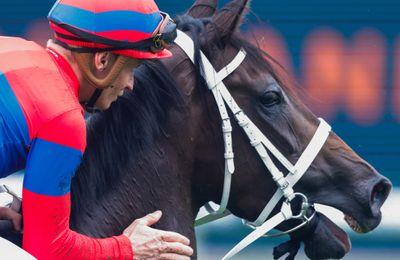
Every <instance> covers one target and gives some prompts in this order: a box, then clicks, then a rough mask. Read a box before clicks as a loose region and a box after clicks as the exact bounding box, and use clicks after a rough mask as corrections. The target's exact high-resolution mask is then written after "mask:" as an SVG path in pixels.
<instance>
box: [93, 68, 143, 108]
mask: <svg viewBox="0 0 400 260" xmlns="http://www.w3.org/2000/svg"><path fill="white" fill-rule="evenodd" d="M136 67H137V64H136V65H135V64H134V63H129V62H128V63H127V64H126V65H125V67H124V68H123V69H122V71H121V72H120V73H119V75H118V77H117V78H116V79H115V80H114V82H113V83H112V84H111V86H110V87H108V88H106V89H104V90H103V92H102V93H101V95H100V97H99V99H98V100H97V102H96V104H95V106H96V107H97V108H98V109H101V110H106V109H108V108H109V107H110V106H111V104H112V103H113V102H114V101H116V100H117V98H118V97H120V96H122V95H123V94H124V91H131V90H133V81H134V76H133V70H134V69H135V68H136Z"/></svg>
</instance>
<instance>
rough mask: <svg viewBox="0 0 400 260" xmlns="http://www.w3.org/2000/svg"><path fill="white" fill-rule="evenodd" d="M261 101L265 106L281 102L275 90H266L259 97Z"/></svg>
mask: <svg viewBox="0 0 400 260" xmlns="http://www.w3.org/2000/svg"><path fill="white" fill-rule="evenodd" d="M260 101H261V103H262V104H263V105H264V106H266V107H272V106H275V105H278V104H280V103H281V101H282V100H281V95H280V93H279V92H276V91H267V92H265V93H264V94H263V95H262V96H261V97H260Z"/></svg>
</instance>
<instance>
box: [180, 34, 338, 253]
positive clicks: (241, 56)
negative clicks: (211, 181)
mask: <svg viewBox="0 0 400 260" xmlns="http://www.w3.org/2000/svg"><path fill="white" fill-rule="evenodd" d="M175 43H176V44H177V45H178V46H179V47H180V48H181V49H182V50H183V51H184V52H185V53H186V55H187V56H188V57H189V58H190V59H191V61H192V62H193V64H194V53H195V49H194V42H193V40H192V39H191V38H190V37H189V36H188V35H187V34H185V33H184V32H182V31H179V30H178V36H177V38H176V40H175ZM246 55H247V54H246V52H245V50H244V49H241V50H240V51H239V52H238V54H237V55H236V57H235V58H234V59H233V60H232V61H231V62H230V63H229V64H228V65H227V66H226V67H225V68H223V69H221V70H220V71H219V72H217V71H216V70H215V69H214V67H213V66H212V64H211V62H210V61H209V59H208V58H207V57H206V56H205V55H204V53H203V52H202V51H200V62H201V65H202V66H201V67H202V70H201V73H202V76H203V78H204V79H205V81H206V83H207V86H208V88H209V90H210V91H211V92H212V94H213V96H214V99H215V102H216V104H217V106H218V110H219V113H220V116H221V120H222V132H223V138H224V146H225V153H224V158H225V172H224V175H225V178H224V186H223V191H222V198H221V203H220V206H219V208H218V209H217V210H214V209H213V208H212V206H211V205H210V204H209V203H207V204H206V205H205V208H206V209H207V211H208V212H209V214H208V215H206V216H204V217H202V218H200V219H197V220H196V222H195V226H199V225H203V224H206V223H209V222H212V221H215V220H217V219H220V218H223V217H225V216H228V215H230V214H231V213H230V212H229V210H228V209H227V205H228V201H229V194H230V187H231V179H232V175H233V173H234V171H235V164H234V153H233V147H232V125H231V120H230V117H229V114H228V110H227V107H228V108H229V110H230V111H231V112H232V114H233V115H234V117H235V120H236V122H237V123H238V124H239V126H240V127H241V128H242V129H243V131H244V132H245V133H246V135H247V137H248V138H249V141H250V144H251V146H253V147H254V149H255V150H256V151H257V153H258V155H259V156H260V158H261V160H262V162H263V163H264V165H265V167H266V168H267V169H268V171H269V172H270V173H271V175H272V178H273V180H274V181H275V183H276V184H277V186H278V189H277V190H276V192H275V194H274V195H273V197H272V198H271V199H270V201H269V202H268V203H267V205H266V206H265V208H264V209H263V210H262V212H261V213H260V215H259V216H258V218H257V219H256V220H255V221H254V222H249V221H247V220H243V223H244V224H245V225H248V226H250V227H252V228H253V229H254V231H252V232H251V233H250V234H249V235H248V236H246V237H245V238H244V239H243V240H242V241H240V242H239V243H238V244H237V245H236V246H235V247H234V248H233V249H232V250H231V251H229V252H228V253H227V254H226V255H225V256H224V257H223V258H222V259H229V258H231V257H233V256H234V255H236V254H237V253H239V252H240V251H241V250H242V249H244V248H245V247H247V246H248V245H250V244H251V243H253V242H254V241H256V240H257V239H258V238H260V237H262V236H275V235H266V234H267V233H268V232H269V231H271V230H272V229H273V228H275V227H276V226H278V225H279V224H281V223H282V222H284V221H286V220H289V219H300V220H302V223H301V224H299V225H298V226H296V227H295V228H292V229H291V230H288V231H285V232H283V233H281V234H289V233H291V232H293V231H295V230H297V229H299V228H301V227H302V226H304V225H306V224H307V223H308V222H309V221H310V220H311V219H312V218H313V217H314V214H315V212H314V214H312V215H311V216H310V217H307V212H308V210H309V209H310V208H312V207H313V205H312V204H310V203H308V199H307V197H306V196H305V195H304V194H302V193H296V192H294V190H293V186H294V185H295V184H296V183H297V182H298V181H299V180H300V179H301V177H302V176H303V175H304V173H305V172H306V171H307V169H308V168H309V167H310V165H311V163H312V162H313V161H314V159H315V157H316V156H317V154H318V153H319V151H320V150H321V148H322V146H323V145H324V144H325V142H326V140H327V138H328V136H329V133H330V131H331V127H330V126H329V124H328V123H326V122H325V121H324V120H323V119H322V118H319V120H320V124H319V126H318V129H317V130H316V132H315V134H314V136H313V137H312V139H311V141H310V143H309V144H308V146H307V148H306V149H305V150H304V152H303V153H302V155H301V156H300V158H299V159H298V161H297V163H296V164H295V165H293V164H292V163H290V162H289V160H288V159H286V157H285V156H284V155H282V153H281V152H280V151H279V150H278V149H277V148H276V147H275V146H274V145H273V144H272V142H271V141H270V140H269V139H268V138H267V137H266V136H265V135H264V134H263V133H262V132H261V130H260V129H259V128H258V127H257V126H256V125H255V124H254V123H253V122H252V121H251V120H250V119H249V118H248V116H247V115H246V114H245V113H244V112H243V110H242V109H241V108H240V107H239V106H238V105H237V103H236V101H235V100H234V98H233V97H232V95H231V94H230V92H229V90H228V89H227V87H226V86H225V84H224V82H223V80H224V79H225V78H226V77H228V76H229V75H230V74H231V73H232V72H234V71H235V70H236V69H237V68H238V67H239V66H240V65H241V64H242V63H243V61H244V60H245V58H246ZM268 151H269V152H270V153H271V154H273V156H274V157H275V158H276V159H278V160H279V162H280V163H281V164H282V165H283V166H284V167H285V168H286V169H287V170H288V171H289V173H288V174H287V176H286V177H285V176H284V174H283V173H282V172H281V171H280V170H279V169H278V168H277V167H276V165H275V164H274V162H273V161H272V159H271V157H270V156H269V154H268ZM282 197H283V198H284V199H285V200H284V202H283V203H282V207H281V210H280V212H279V213H278V214H276V215H274V216H272V217H270V218H269V219H268V217H269V215H270V214H271V212H272V210H273V209H274V207H275V206H276V205H277V204H278V202H279V201H280V200H281V198H282ZM296 197H299V198H301V199H302V206H301V210H300V212H298V214H295V213H293V211H292V208H291V202H292V201H293V199H294V198H296ZM267 219H268V220H267ZM281 234H279V235H281Z"/></svg>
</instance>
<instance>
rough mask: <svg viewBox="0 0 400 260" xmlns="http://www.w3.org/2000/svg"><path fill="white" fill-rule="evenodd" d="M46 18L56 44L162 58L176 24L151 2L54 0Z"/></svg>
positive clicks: (85, 49)
mask: <svg viewBox="0 0 400 260" xmlns="http://www.w3.org/2000/svg"><path fill="white" fill-rule="evenodd" d="M48 19H49V22H50V27H51V28H52V30H53V31H54V33H55V36H54V37H55V40H56V42H58V43H59V44H61V45H63V46H64V47H67V48H69V49H71V50H75V51H81V52H99V51H112V52H114V53H116V54H119V55H123V56H128V57H131V58H135V59H157V58H165V57H170V56H171V55H172V54H171V52H170V51H168V50H167V49H166V48H165V46H166V45H167V44H169V43H172V42H173V40H174V39H175V37H176V25H175V24H174V23H173V21H172V20H171V19H170V18H169V16H168V15H167V14H165V13H163V12H160V10H159V9H158V7H157V5H156V3H155V2H154V1H153V0H58V1H57V2H56V4H55V5H54V6H53V8H52V9H51V11H50V13H49V15H48Z"/></svg>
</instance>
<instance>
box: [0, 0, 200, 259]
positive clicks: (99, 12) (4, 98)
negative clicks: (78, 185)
mask: <svg viewBox="0 0 400 260" xmlns="http://www.w3.org/2000/svg"><path fill="white" fill-rule="evenodd" d="M48 19H49V23H50V27H51V28H52V30H53V31H54V38H53V40H50V41H49V43H48V46H47V48H46V49H43V48H42V47H40V46H39V45H37V44H35V43H33V42H30V41H26V40H23V39H21V38H12V37H0V178H2V177H6V176H8V175H10V174H11V173H13V172H16V171H19V170H22V169H25V176H24V184H23V201H24V202H23V223H24V230H23V248H24V250H26V251H27V252H29V253H30V254H32V255H33V256H34V257H37V258H38V259H61V258H62V259H133V257H134V256H135V259H136V258H137V259H142V258H143V259H144V258H146V259H147V258H163V259H186V258H187V259H189V256H190V255H191V254H192V253H193V251H192V249H191V248H190V247H189V246H188V245H189V243H190V242H189V240H188V239H187V238H186V237H184V236H181V235H179V234H176V233H174V232H167V231H161V230H156V229H152V228H150V227H149V226H150V225H152V224H154V223H156V222H157V221H158V220H159V219H160V217H161V212H159V211H157V212H155V213H153V214H149V215H147V216H146V217H144V218H142V219H139V220H136V221H134V223H133V224H132V225H131V226H130V227H128V228H127V229H126V230H125V231H124V232H123V234H121V235H119V236H114V237H110V238H104V239H95V238H90V237H87V236H84V235H81V234H78V233H76V232H74V231H72V230H71V229H70V227H69V216H70V203H71V202H70V184H71V178H72V177H73V175H74V172H75V170H76V168H77V167H78V165H79V163H80V162H81V158H82V154H83V152H84V150H85V147H86V128H85V121H84V116H83V112H84V109H85V110H87V111H92V110H93V109H100V110H105V109H107V108H109V107H110V105H111V103H112V102H114V101H115V100H116V99H117V98H118V96H121V95H122V94H123V92H124V91H126V90H132V89H133V69H134V68H136V67H137V66H138V65H139V64H140V63H141V61H142V60H146V59H160V58H166V57H170V56H171V55H172V54H171V52H169V51H168V50H167V49H166V48H165V47H166V46H167V44H168V43H171V42H172V41H173V40H174V39H175V37H176V26H175V24H174V23H173V22H172V20H170V19H169V16H168V15H167V14H165V13H162V12H160V11H159V9H158V7H157V5H156V4H155V3H154V2H153V0H147V1H140V0H90V1H89V0H59V1H57V3H56V4H55V5H54V7H53V8H52V10H51V11H50V13H49V16H48ZM0 219H9V220H12V222H13V224H14V228H15V229H20V228H21V216H20V215H19V214H18V213H16V212H14V211H12V210H10V209H7V208H0ZM3 250H4V249H3V248H1V249H0V251H3ZM0 255H1V254H0Z"/></svg>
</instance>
